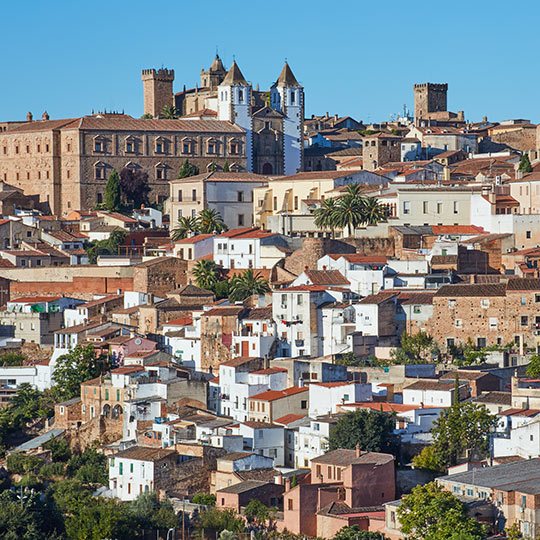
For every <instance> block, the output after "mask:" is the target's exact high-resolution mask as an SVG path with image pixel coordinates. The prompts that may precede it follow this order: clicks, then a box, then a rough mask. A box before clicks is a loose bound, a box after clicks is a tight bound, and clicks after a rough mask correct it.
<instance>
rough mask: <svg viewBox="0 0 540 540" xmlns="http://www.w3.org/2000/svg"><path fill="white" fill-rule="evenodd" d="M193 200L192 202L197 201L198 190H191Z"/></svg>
mask: <svg viewBox="0 0 540 540" xmlns="http://www.w3.org/2000/svg"><path fill="white" fill-rule="evenodd" d="M191 200H192V201H196V200H197V190H196V189H193V190H191Z"/></svg>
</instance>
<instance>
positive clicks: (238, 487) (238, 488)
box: [217, 480, 284, 498]
mask: <svg viewBox="0 0 540 540" xmlns="http://www.w3.org/2000/svg"><path fill="white" fill-rule="evenodd" d="M269 484H274V482H266V481H264V480H262V481H261V480H246V481H245V482H239V483H238V484H233V485H232V486H227V487H224V488H222V489H218V490H217V493H246V492H248V491H253V490H256V489H259V488H262V487H266V486H267V485H269ZM274 485H276V484H274ZM282 489H284V488H282ZM253 497H255V498H256V494H255V493H254V494H253Z"/></svg>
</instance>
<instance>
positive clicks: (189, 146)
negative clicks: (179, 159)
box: [182, 139, 195, 154]
mask: <svg viewBox="0 0 540 540" xmlns="http://www.w3.org/2000/svg"><path fill="white" fill-rule="evenodd" d="M194 151H195V143H194V142H193V141H192V140H191V139H184V140H183V141H182V154H193V152H194Z"/></svg>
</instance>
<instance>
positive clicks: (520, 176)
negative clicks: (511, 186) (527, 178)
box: [516, 169, 523, 180]
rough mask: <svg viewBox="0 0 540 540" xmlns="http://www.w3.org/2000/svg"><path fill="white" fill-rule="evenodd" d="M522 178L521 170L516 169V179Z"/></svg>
mask: <svg viewBox="0 0 540 540" xmlns="http://www.w3.org/2000/svg"><path fill="white" fill-rule="evenodd" d="M522 178H523V171H520V170H519V169H516V180H521V179H522Z"/></svg>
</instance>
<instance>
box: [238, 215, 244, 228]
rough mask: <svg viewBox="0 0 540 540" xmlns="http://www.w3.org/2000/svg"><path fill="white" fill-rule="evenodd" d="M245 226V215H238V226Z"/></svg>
mask: <svg viewBox="0 0 540 540" xmlns="http://www.w3.org/2000/svg"><path fill="white" fill-rule="evenodd" d="M243 225H244V214H238V226H239V227H242V226H243Z"/></svg>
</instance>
